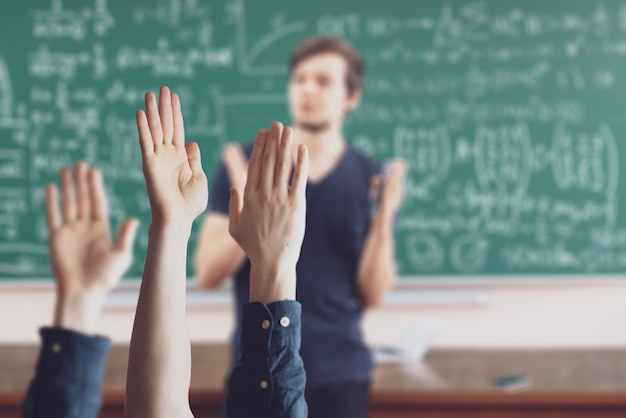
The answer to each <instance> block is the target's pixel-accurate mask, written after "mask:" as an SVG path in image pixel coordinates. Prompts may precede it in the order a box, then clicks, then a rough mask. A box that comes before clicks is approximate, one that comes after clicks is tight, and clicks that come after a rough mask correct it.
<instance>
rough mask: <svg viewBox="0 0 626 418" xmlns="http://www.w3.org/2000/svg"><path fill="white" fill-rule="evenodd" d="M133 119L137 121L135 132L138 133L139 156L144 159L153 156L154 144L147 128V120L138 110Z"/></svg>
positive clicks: (142, 112)
mask: <svg viewBox="0 0 626 418" xmlns="http://www.w3.org/2000/svg"><path fill="white" fill-rule="evenodd" d="M135 119H137V132H138V133H139V146H140V147H141V155H142V156H143V158H144V159H146V158H148V157H150V156H152V154H154V142H153V141H152V134H151V133H150V127H149V126H148V118H147V117H146V114H145V113H144V111H143V110H138V111H137V112H136V113H135Z"/></svg>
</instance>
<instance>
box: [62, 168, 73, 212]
mask: <svg viewBox="0 0 626 418" xmlns="http://www.w3.org/2000/svg"><path fill="white" fill-rule="evenodd" d="M61 200H62V202H63V203H62V204H63V221H64V222H65V223H67V222H74V221H75V220H76V194H75V192H74V179H73V178H72V170H70V169H69V167H63V169H62V170H61Z"/></svg>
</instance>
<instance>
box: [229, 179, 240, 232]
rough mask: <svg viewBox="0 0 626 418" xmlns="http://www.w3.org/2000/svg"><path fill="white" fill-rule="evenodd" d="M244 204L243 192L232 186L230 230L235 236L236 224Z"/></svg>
mask: <svg viewBox="0 0 626 418" xmlns="http://www.w3.org/2000/svg"><path fill="white" fill-rule="evenodd" d="M242 205H243V202H242V199H241V192H240V191H239V189H237V188H236V187H231V188H230V200H229V201H228V230H229V232H230V235H231V236H233V232H234V229H235V225H236V224H237V222H239V215H241V210H242V209H243V208H242ZM233 238H234V236H233Z"/></svg>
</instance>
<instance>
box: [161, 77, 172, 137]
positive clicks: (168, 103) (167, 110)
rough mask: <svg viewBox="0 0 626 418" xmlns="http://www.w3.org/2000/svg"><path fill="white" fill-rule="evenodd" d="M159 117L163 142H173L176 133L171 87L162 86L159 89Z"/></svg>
mask: <svg viewBox="0 0 626 418" xmlns="http://www.w3.org/2000/svg"><path fill="white" fill-rule="evenodd" d="M159 117H160V119H161V129H162V130H163V143H164V144H171V143H172V135H173V133H174V120H173V118H172V96H171V94H170V89H169V88H167V87H166V86H161V90H160V91H159Z"/></svg>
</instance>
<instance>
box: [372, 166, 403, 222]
mask: <svg viewBox="0 0 626 418" xmlns="http://www.w3.org/2000/svg"><path fill="white" fill-rule="evenodd" d="M406 168H407V167H406V162H404V161H403V160H394V161H393V162H392V163H391V164H390V166H389V171H388V172H387V175H386V176H381V175H377V176H375V177H374V178H373V179H372V194H373V195H374V196H379V195H380V205H379V207H378V211H377V212H376V214H375V216H374V219H373V221H374V222H380V223H383V224H384V226H385V227H387V228H391V227H392V226H393V225H392V223H393V221H394V218H395V216H396V214H397V213H398V210H399V209H400V205H401V204H402V199H403V198H404V180H405V176H406ZM381 226H382V225H381Z"/></svg>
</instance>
